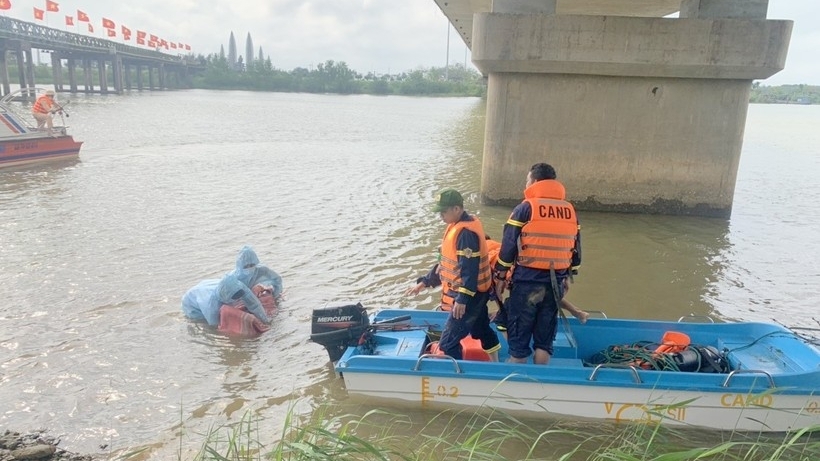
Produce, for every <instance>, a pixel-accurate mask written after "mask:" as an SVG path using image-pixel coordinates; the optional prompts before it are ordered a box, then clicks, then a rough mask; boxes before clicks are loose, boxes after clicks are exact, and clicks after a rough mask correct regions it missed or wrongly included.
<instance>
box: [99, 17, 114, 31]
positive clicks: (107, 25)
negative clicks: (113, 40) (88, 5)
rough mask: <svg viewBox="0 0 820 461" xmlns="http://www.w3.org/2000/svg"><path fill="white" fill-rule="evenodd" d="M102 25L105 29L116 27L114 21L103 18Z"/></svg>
mask: <svg viewBox="0 0 820 461" xmlns="http://www.w3.org/2000/svg"><path fill="white" fill-rule="evenodd" d="M102 24H103V27H105V28H106V29H116V28H117V25H116V24H114V21H112V20H110V19H106V18H103V21H102Z"/></svg>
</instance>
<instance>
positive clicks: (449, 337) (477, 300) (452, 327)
mask: <svg viewBox="0 0 820 461" xmlns="http://www.w3.org/2000/svg"><path fill="white" fill-rule="evenodd" d="M488 299H489V296H488V295H487V293H480V292H479V293H476V295H475V296H473V298H472V299H471V300H470V302H469V303H467V309H466V310H465V313H464V316H462V317H461V318H460V319H458V320H456V319H454V318H453V315H452V314H450V316H449V317H447V323H446V324H445V326H444V331H443V332H442V333H441V340H440V341H439V343H438V345H439V349H441V350H442V351H444V353H445V354H447V355H449V356H450V357H453V358H454V359H457V360H461V359H462V358H463V356H462V353H461V352H462V351H461V340H462V339H464V338H465V337H466V336H467V335H470V336H472V337H473V338H475V339H478V340H480V341H481V348H482V349H484V350H485V351H487V352H494V351H497V350H498V349H499V342H498V335H496V333H495V330H493V329H492V328H491V327H490V318H489V317H488V316H487V300H488Z"/></svg>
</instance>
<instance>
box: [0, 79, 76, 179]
mask: <svg viewBox="0 0 820 461" xmlns="http://www.w3.org/2000/svg"><path fill="white" fill-rule="evenodd" d="M27 91H31V90H27ZM35 91H36V92H38V93H42V92H44V91H45V90H42V89H36V90H35ZM21 96H22V95H21V91H20V90H17V91H14V92H11V93H9V94H7V95H6V96H4V97H3V98H2V99H0V168H7V167H14V166H20V165H28V164H33V163H42V162H49V161H55V160H66V159H72V158H77V157H79V155H80V147H81V146H82V145H83V143H82V142H77V141H75V140H74V138H73V137H72V136H71V135H69V134H68V133H67V131H66V130H67V128H68V127H67V126H66V125H65V120H64V118H63V117H64V115H67V113H66V112H65V110H63V111H60V112H57V113H56V114H55V119H54V122H55V125H54V129H53V131H52V133H49V132H48V131H43V130H38V129H37V128H36V123H35V120H34V117H32V116H31V113H30V105H28V104H22V105H21V104H20V103H18V102H16V101H18V100H19V99H20V98H21ZM57 122H60V123H57Z"/></svg>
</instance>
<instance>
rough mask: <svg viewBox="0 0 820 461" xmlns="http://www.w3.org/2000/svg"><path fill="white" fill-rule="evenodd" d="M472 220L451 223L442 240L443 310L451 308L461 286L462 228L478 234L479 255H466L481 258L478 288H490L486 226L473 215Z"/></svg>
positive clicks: (486, 289) (440, 271)
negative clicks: (460, 249) (460, 245)
mask: <svg viewBox="0 0 820 461" xmlns="http://www.w3.org/2000/svg"><path fill="white" fill-rule="evenodd" d="M472 218H473V220H472V221H459V222H457V223H455V224H449V225H448V226H447V230H445V231H444V239H443V240H442V241H441V261H440V262H439V278H440V279H441V304H442V309H443V310H449V309H448V308H447V307H451V306H452V305H453V304H454V303H455V296H456V295H457V293H458V292H459V289H460V288H461V284H462V280H461V270H460V268H459V267H458V256H459V254H458V249H457V245H458V235H459V234H460V233H461V230H462V229H467V230H470V231H472V232H474V233H475V234H476V235H477V236H478V242H479V243H478V245H479V249H478V253H479V254H478V255H464V256H468V257H470V256H473V257H478V258H481V260H480V261H479V265H478V283H477V290H478V291H480V292H486V291H489V290H490V285H491V282H492V280H491V277H492V276H491V273H490V260H489V257H488V255H487V240H486V239H485V238H484V228H483V227H482V225H481V221H479V220H478V218H476V217H475V216H472Z"/></svg>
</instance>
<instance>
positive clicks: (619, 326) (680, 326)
mask: <svg viewBox="0 0 820 461" xmlns="http://www.w3.org/2000/svg"><path fill="white" fill-rule="evenodd" d="M399 312H402V311H390V310H387V311H383V312H382V313H381V314H379V318H380V319H382V320H383V319H389V318H391V315H398V313H399ZM404 312H406V311H404ZM413 315H414V322H413V323H414V326H412V328H414V329H410V330H398V331H380V332H379V333H378V335H375V341H376V342H377V343H376V347H375V348H374V351H373V355H394V356H401V357H405V358H417V357H420V356H421V355H423V354H424V353H425V351H426V348H427V346H428V344H429V343H430V341H431V338H430V337H429V335H428V330H429V331H433V332H439V331H440V330H441V326H442V325H441V324H442V323H443V322H442V313H441V312H429V313H427V312H422V313H419V312H416V313H414V314H413ZM445 318H446V317H445ZM568 325H569V326H568V327H567V326H563V325H559V330H558V334H557V336H556V338H555V342H554V348H555V350H554V354H553V357H552V359H551V360H550V366H553V367H566V368H583V367H585V366H586V367H587V368H588V365H585V364H584V361H585V360H586V361H589V359H590V358H591V357H592V356H593V355H594V354H596V353H598V352H600V351H601V350H603V349H606V348H607V347H608V346H610V345H617V344H630V343H636V342H640V341H659V340H660V338H661V336H662V333H663V332H664V331H669V330H676V331H681V332H685V333H686V334H687V335H689V336H690V337H691V340H692V344H697V345H701V346H713V347H715V348H717V349H718V350H719V351H721V352H723V353H725V355H726V358H727V360H728V361H729V365H730V367H731V370H744V371H760V372H763V373H770V374H775V375H782V374H796V373H806V372H816V371H818V370H820V364H818V362H817V351H816V350H814V349H812V348H806V347H805V345H802V344H801V347H794V346H795V345H796V342H800V339H799V338H797V337H796V336H795V335H793V334H792V333H791V332H789V331H788V330H786V329H785V328H782V327H779V326H777V325H769V324H751V325H752V327H751V328H750V327H749V324H747V325H746V326H744V327H743V328H742V329H741V328H735V325H734V324H720V323H715V324H711V323H706V324H704V323H686V322H682V323H678V322H661V321H659V322H645V321H643V322H636V321H632V320H620V319H590V320H589V321H588V322H587V323H586V324H583V325H582V324H580V323H578V322H577V321H575V320H574V319H569V324H568ZM647 326H652V328H651V329H648V328H647ZM570 338H572V339H570ZM433 339H435V338H433ZM499 339H500V341H501V350H500V351H499V358H500V359H501V360H505V359H506V357H507V356H508V350H507V343H506V341H505V340H504V338H503V337H502V336H501V335H499ZM625 339H626V340H625ZM574 344H577V347H575V346H574ZM784 351H789V353H788V354H787V353H786V352H784Z"/></svg>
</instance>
